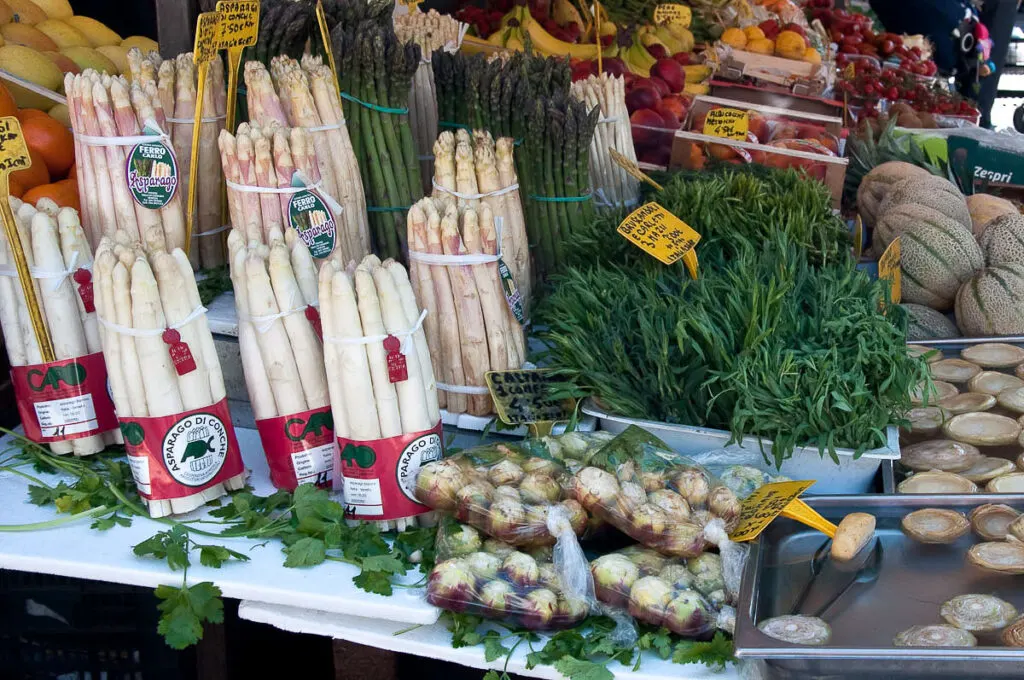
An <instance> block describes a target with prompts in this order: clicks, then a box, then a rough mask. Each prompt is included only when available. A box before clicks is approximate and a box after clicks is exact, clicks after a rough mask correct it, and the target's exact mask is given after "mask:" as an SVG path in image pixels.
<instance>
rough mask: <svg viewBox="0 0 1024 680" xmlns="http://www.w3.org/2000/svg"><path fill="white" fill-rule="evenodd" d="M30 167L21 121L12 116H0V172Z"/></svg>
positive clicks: (30, 158) (30, 159)
mask: <svg viewBox="0 0 1024 680" xmlns="http://www.w3.org/2000/svg"><path fill="white" fill-rule="evenodd" d="M30 167H32V157H31V156H29V155H28V146H26V144H25V136H24V135H23V134H22V132H21V123H19V122H18V119H17V118H15V117H14V116H4V117H3V118H0V172H2V173H4V174H9V173H12V172H14V171H15V170H24V169H26V168H30Z"/></svg>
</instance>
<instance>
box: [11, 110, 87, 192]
mask: <svg viewBox="0 0 1024 680" xmlns="http://www.w3.org/2000/svg"><path fill="white" fill-rule="evenodd" d="M21 131H22V133H23V134H24V135H25V143H26V144H28V148H29V149H34V150H36V151H38V152H39V153H40V154H41V155H42V157H43V161H44V162H45V163H46V169H47V170H48V171H49V173H50V177H63V176H64V175H65V173H67V171H68V169H69V168H70V167H71V164H72V163H74V162H75V138H74V137H72V136H71V131H70V130H68V129H67V128H66V127H64V126H63V125H62V124H61V123H60V121H58V120H57V119H56V118H53V117H52V116H50V115H49V114H43V115H42V116H36V115H32V116H29V117H26V118H25V119H24V120H22V121H21Z"/></svg>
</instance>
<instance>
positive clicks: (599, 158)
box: [570, 73, 640, 208]
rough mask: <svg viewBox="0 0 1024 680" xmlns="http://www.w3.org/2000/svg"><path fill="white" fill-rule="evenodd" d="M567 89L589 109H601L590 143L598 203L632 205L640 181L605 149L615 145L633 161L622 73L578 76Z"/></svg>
mask: <svg viewBox="0 0 1024 680" xmlns="http://www.w3.org/2000/svg"><path fill="white" fill-rule="evenodd" d="M570 93H571V94H572V95H573V96H574V97H576V99H579V100H580V101H582V102H584V103H586V105H587V108H588V109H593V108H594V107H595V106H596V107H598V108H599V109H600V110H601V118H600V120H599V121H598V124H597V129H596V130H595V131H594V139H593V141H592V142H591V143H590V186H591V187H592V188H593V190H594V191H595V192H598V191H599V192H601V193H603V194H604V200H603V201H602V197H601V196H600V194H598V195H595V200H596V201H597V205H598V206H599V207H626V208H628V207H631V206H633V205H636V203H637V202H638V201H639V199H640V181H639V180H637V179H636V178H635V177H633V176H632V175H630V174H629V173H627V172H626V171H625V170H623V169H622V168H621V167H620V166H619V165H618V164H617V163H616V162H615V161H614V160H612V157H611V154H610V153H609V151H608V149H609V148H611V149H615V150H616V151H618V152H619V153H620V154H622V155H623V156H625V157H626V158H627V159H629V160H631V161H633V162H634V163H635V162H636V151H635V150H634V148H633V133H632V131H631V129H630V125H629V111H627V110H626V85H625V80H623V78H622V77H621V76H612V75H609V74H607V73H601V74H600V75H597V76H590V77H588V78H585V79H583V80H577V81H576V82H574V83H573V84H572V86H571V87H570Z"/></svg>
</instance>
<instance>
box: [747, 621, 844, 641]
mask: <svg viewBox="0 0 1024 680" xmlns="http://www.w3.org/2000/svg"><path fill="white" fill-rule="evenodd" d="M757 627H758V629H759V630H760V631H761V632H762V633H764V634H765V635H767V636H768V637H771V638H775V639H776V640H782V641H783V642H790V643H792V644H795V645H826V644H828V641H829V640H831V639H832V628H830V627H829V625H828V624H827V623H825V622H824V621H822V620H821V619H819V618H816V617H813V616H776V617H775V618H773V619H766V620H764V621H762V622H761V623H759V624H757Z"/></svg>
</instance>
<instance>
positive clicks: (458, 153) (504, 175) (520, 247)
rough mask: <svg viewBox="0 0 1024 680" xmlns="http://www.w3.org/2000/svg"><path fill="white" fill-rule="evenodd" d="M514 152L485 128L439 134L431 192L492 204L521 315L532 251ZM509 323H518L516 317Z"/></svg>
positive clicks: (527, 296)
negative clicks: (515, 288)
mask: <svg viewBox="0 0 1024 680" xmlns="http://www.w3.org/2000/svg"><path fill="white" fill-rule="evenodd" d="M512 150H513V141H512V139H510V138H501V139H499V140H498V141H497V143H495V142H494V140H493V138H492V137H491V135H490V133H488V132H484V131H479V130H477V131H474V132H473V133H472V135H471V134H470V133H469V132H468V131H466V130H464V129H461V128H460V129H459V130H457V131H456V132H454V133H452V132H450V131H445V132H442V133H441V134H440V135H438V137H437V142H436V143H435V144H434V156H435V161H434V162H435V166H434V180H433V183H434V191H433V194H432V195H433V196H434V197H435V198H437V197H447V198H455V199H457V204H458V205H459V207H460V208H462V207H464V206H466V205H468V206H471V207H473V208H477V207H478V206H479V204H480V203H486V204H487V205H488V206H489V207H490V209H491V212H492V214H493V215H494V219H495V224H496V225H497V230H498V236H499V239H500V243H499V246H500V247H499V251H500V254H501V257H502V260H503V261H504V262H505V264H506V265H507V266H508V269H509V273H511V275H512V280H513V281H515V284H516V287H517V288H518V289H519V294H520V296H521V298H522V302H523V313H524V315H527V314H528V311H527V305H528V301H529V299H530V294H531V279H530V276H531V274H530V251H529V243H528V241H527V237H526V220H525V218H524V213H523V206H522V203H521V202H520V199H519V188H518V185H519V180H518V178H517V177H516V172H515V162H514V159H513V156H512ZM509 314H510V315H511V314H512V312H511V310H509ZM510 322H515V323H519V321H518V320H517V319H515V317H514V316H512V318H511V321H510ZM519 336H520V335H519V334H516V337H517V338H518V337H519ZM517 342H518V340H517ZM517 349H518V353H519V355H520V356H525V346H524V345H522V344H520V345H518V347H517Z"/></svg>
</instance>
